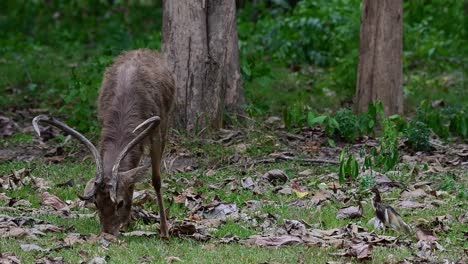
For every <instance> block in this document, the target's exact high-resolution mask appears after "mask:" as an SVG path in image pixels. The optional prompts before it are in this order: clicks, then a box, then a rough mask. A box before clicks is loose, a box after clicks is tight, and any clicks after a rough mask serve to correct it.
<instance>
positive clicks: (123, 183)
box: [32, 115, 160, 235]
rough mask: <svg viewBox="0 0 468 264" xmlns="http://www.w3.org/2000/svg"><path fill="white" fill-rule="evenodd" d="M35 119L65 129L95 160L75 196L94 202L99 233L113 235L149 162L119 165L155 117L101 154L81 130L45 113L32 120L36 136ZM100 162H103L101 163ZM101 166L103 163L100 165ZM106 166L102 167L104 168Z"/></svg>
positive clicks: (124, 221) (125, 221)
mask: <svg viewBox="0 0 468 264" xmlns="http://www.w3.org/2000/svg"><path fill="white" fill-rule="evenodd" d="M39 122H44V123H48V124H51V125H53V126H55V127H58V128H59V129H61V130H63V131H65V132H67V133H68V134H70V135H71V136H73V137H75V138H76V139H78V140H79V141H80V142H82V143H83V144H84V145H85V146H86V147H87V148H88V149H89V150H90V151H91V153H92V155H93V157H94V160H95V163H96V174H95V177H94V178H92V179H91V180H90V181H89V182H88V183H87V184H86V187H85V190H84V194H83V195H80V196H79V197H80V198H81V199H82V200H85V201H89V202H94V204H95V205H96V208H97V211H98V214H99V218H100V222H101V232H104V233H109V234H113V235H117V234H118V233H119V231H120V229H121V228H122V227H124V226H125V225H127V224H128V221H129V219H130V213H131V207H132V196H133V187H134V185H135V183H136V182H138V181H141V180H142V179H144V176H145V174H146V172H147V171H148V169H149V168H150V165H149V164H148V165H144V166H139V167H135V168H130V169H128V170H125V171H120V170H119V168H120V164H121V162H122V160H123V159H124V158H125V156H126V155H127V153H129V152H130V151H131V150H132V148H134V147H135V146H136V145H138V144H139V143H140V142H141V141H142V140H143V139H144V138H145V137H146V136H147V135H148V133H150V132H151V131H152V130H153V129H154V128H155V127H156V126H157V125H158V124H159V122H160V118H159V117H158V116H154V117H151V118H148V119H147V120H145V121H144V122H142V123H141V124H140V125H138V126H137V127H136V128H135V129H134V130H133V133H135V132H136V131H139V130H141V129H142V128H143V127H145V129H143V130H142V131H141V132H140V133H139V134H137V135H136V136H135V138H133V140H131V141H130V142H129V143H128V144H127V145H126V146H125V147H124V148H123V150H122V151H121V152H120V153H119V154H118V155H112V157H116V158H115V159H114V158H111V159H110V160H109V158H108V157H106V158H104V157H101V155H100V154H99V151H98V150H97V149H96V147H95V146H94V145H93V144H92V143H91V142H90V141H89V140H88V139H87V138H86V137H85V136H83V135H82V134H81V133H79V132H78V131H76V130H74V129H72V128H70V127H69V126H67V125H66V124H64V123H62V122H60V121H58V120H56V119H54V118H52V117H49V116H46V115H39V116H36V117H35V118H34V119H33V122H32V124H33V127H34V130H35V131H36V133H37V134H38V135H39V136H40V134H41V133H40V130H39V125H38V123H39ZM103 161H104V162H105V164H103ZM103 165H105V166H103ZM104 168H106V169H104Z"/></svg>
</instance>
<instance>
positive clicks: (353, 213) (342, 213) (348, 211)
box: [336, 206, 362, 219]
mask: <svg viewBox="0 0 468 264" xmlns="http://www.w3.org/2000/svg"><path fill="white" fill-rule="evenodd" d="M359 217H362V207H360V206H346V207H343V208H341V209H340V210H339V211H338V215H337V216H336V219H345V218H359Z"/></svg>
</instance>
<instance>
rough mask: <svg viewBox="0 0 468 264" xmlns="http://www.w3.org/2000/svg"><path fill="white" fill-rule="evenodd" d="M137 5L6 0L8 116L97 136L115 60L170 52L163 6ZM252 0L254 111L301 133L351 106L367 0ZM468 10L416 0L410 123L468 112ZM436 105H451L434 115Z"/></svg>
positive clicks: (407, 15)
mask: <svg viewBox="0 0 468 264" xmlns="http://www.w3.org/2000/svg"><path fill="white" fill-rule="evenodd" d="M112 2H113V3H112ZM126 2H127V1H97V0H94V1H0V73H1V74H0V89H1V90H0V92H1V94H2V96H1V97H0V111H12V110H13V111H14V109H21V108H44V109H46V110H48V111H50V112H51V113H53V114H55V115H60V116H62V117H64V118H66V120H67V122H69V123H70V124H71V125H72V126H75V127H77V128H78V129H79V130H81V131H85V132H86V131H88V132H96V131H97V124H96V121H95V120H96V119H95V111H96V104H95V101H96V96H97V91H98V89H99V85H100V82H101V79H102V73H103V71H104V69H105V68H106V66H108V65H109V64H110V63H111V61H112V58H113V57H114V56H116V55H118V54H119V53H120V52H122V51H124V50H129V49H134V48H143V47H145V48H151V49H159V48H160V43H161V21H162V9H161V3H160V1H150V0H147V1H144V0H140V1H128V3H129V4H128V5H127V4H126ZM240 2H241V5H240V6H239V8H238V35H239V43H240V45H239V46H240V51H241V52H240V54H241V55H240V56H241V69H242V73H243V77H244V88H245V94H246V98H247V104H246V105H245V110H246V113H247V114H248V115H249V116H254V117H264V116H270V115H279V116H283V118H285V119H288V118H289V123H290V126H295V125H303V124H304V123H305V122H306V121H307V115H311V114H312V115H314V116H315V115H318V114H321V113H332V112H334V111H335V110H337V109H339V108H341V107H348V106H351V102H352V97H353V94H354V89H355V85H356V68H357V56H358V44H359V43H358V41H359V25H360V12H361V10H360V3H361V1H359V0H315V1H312V0H303V1H285V0H274V1H273V0H272V1H240ZM251 2H256V4H255V5H254V4H252V3H251ZM467 9H468V4H467V3H466V2H464V1H459V0H432V1H430V0H412V1H405V3H404V94H405V101H406V102H405V103H406V104H405V109H406V113H407V115H408V116H418V115H417V114H416V113H418V111H419V113H420V112H421V111H422V110H421V109H423V110H424V109H425V110H427V111H426V112H424V113H423V114H419V117H420V118H419V119H421V121H422V122H426V123H430V122H432V121H433V119H434V117H433V115H436V116H439V119H441V121H440V122H439V123H437V124H435V125H434V126H439V125H441V124H442V125H445V126H450V124H447V122H449V121H447V120H450V115H453V114H454V113H460V111H461V112H462V113H463V115H464V116H466V114H465V113H466V112H464V111H466V105H467V104H468V95H467V91H466V68H467V67H466V65H467V62H468V59H467V58H468V56H467V55H468V45H467V42H466V40H467V39H468V38H467V33H466V28H468V25H467V22H466V19H464V18H465V16H466V13H467ZM435 100H443V104H442V107H439V109H437V111H438V112H437V113H435V114H434V113H432V111H433V110H434V109H433V108H434V107H432V106H431V103H432V102H433V101H435ZM421 102H423V103H422V106H421ZM424 107H425V108H424ZM417 109H419V110H417ZM444 113H445V114H444ZM431 115H432V116H431ZM463 115H462V116H463ZM431 120H432V121H431ZM464 120H465V121H464V122H465V123H466V119H464ZM437 122H438V121H437ZM429 126H431V125H430V124H429ZM465 126H466V124H465ZM465 130H466V128H465ZM447 131H448V130H447ZM447 131H445V132H444V131H442V132H441V133H449V132H447ZM461 134H463V133H461ZM465 136H466V135H465Z"/></svg>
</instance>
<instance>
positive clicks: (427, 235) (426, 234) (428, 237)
mask: <svg viewBox="0 0 468 264" xmlns="http://www.w3.org/2000/svg"><path fill="white" fill-rule="evenodd" d="M416 238H417V239H418V240H424V241H438V240H439V239H438V238H437V236H436V234H435V233H434V231H432V230H424V229H421V228H418V230H416Z"/></svg>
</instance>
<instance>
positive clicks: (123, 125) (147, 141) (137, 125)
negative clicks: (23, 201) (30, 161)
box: [32, 49, 175, 239]
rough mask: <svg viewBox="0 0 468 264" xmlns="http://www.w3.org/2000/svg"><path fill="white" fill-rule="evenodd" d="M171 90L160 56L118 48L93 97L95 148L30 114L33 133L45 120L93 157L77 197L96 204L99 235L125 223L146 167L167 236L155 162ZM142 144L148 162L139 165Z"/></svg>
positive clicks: (65, 128)
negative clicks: (92, 173) (89, 175)
mask: <svg viewBox="0 0 468 264" xmlns="http://www.w3.org/2000/svg"><path fill="white" fill-rule="evenodd" d="M174 92H175V82H174V79H173V77H172V74H171V72H170V71H169V70H168V68H167V66H166V62H165V60H164V58H163V55H161V54H159V53H157V52H154V51H151V50H148V49H137V50H132V51H127V52H124V53H122V54H121V55H120V56H118V57H117V58H116V59H114V61H113V63H112V65H111V66H109V67H108V68H107V69H106V71H105V73H104V77H103V81H102V84H101V87H100V90H99V97H98V102H97V109H98V121H99V124H100V126H101V134H100V140H99V150H98V149H97V148H96V147H95V146H94V145H93V144H92V143H91V141H90V140H88V139H87V138H86V137H85V136H84V135H83V134H81V133H79V132H78V131H76V130H75V129H73V128H71V127H69V126H68V125H66V124H65V123H63V122H61V121H59V120H57V119H56V118H54V117H51V116H48V115H38V116H36V117H35V118H34V119H33V121H32V125H33V128H34V130H35V132H36V133H37V134H38V136H40V135H41V132H40V129H39V123H40V122H43V123H47V124H49V125H52V126H55V127H57V128H59V129H60V130H63V131H64V132H66V133H68V134H69V135H71V136H72V137H74V138H76V139H77V140H79V141H80V142H81V143H82V144H84V145H85V146H86V148H87V149H88V150H89V151H90V152H91V154H92V156H93V157H94V161H95V164H96V174H95V177H94V178H92V179H91V180H90V181H89V182H88V183H87V184H86V187H85V190H84V194H83V195H78V196H79V198H80V199H82V200H85V201H88V202H94V204H95V205H96V209H97V212H98V216H99V220H100V231H101V234H103V233H108V234H111V235H114V236H117V235H118V234H119V233H120V231H121V230H122V229H125V228H126V227H127V226H128V224H129V222H130V217H131V208H132V196H133V190H134V186H135V184H136V183H137V182H140V181H142V180H144V178H145V176H146V174H147V172H148V170H149V169H150V167H151V172H152V185H153V187H154V190H155V191H156V200H157V204H158V207H159V216H160V228H159V229H160V230H159V231H160V232H159V233H160V237H161V239H167V238H168V237H169V234H168V231H169V230H168V225H167V219H166V213H165V211H164V205H163V197H162V193H161V192H162V191H161V174H160V167H161V160H162V156H163V151H164V148H165V143H166V135H167V131H168V123H169V121H170V119H169V115H170V112H171V108H172V103H173V101H174ZM148 146H149V148H148ZM148 149H149V156H150V158H151V162H150V164H146V165H140V161H141V160H142V158H143V157H144V155H145V150H148Z"/></svg>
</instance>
